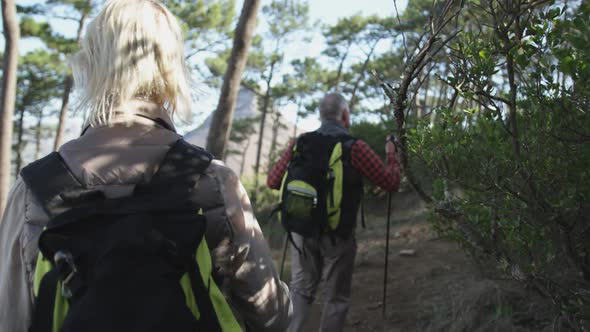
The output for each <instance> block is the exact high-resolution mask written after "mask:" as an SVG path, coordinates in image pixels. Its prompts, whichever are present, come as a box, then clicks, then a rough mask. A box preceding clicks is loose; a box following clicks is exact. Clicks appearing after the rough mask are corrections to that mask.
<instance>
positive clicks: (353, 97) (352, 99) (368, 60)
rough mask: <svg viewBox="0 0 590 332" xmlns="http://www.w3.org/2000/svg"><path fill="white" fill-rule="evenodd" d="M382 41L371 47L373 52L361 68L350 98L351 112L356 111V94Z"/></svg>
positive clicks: (349, 107) (349, 106)
mask: <svg viewBox="0 0 590 332" xmlns="http://www.w3.org/2000/svg"><path fill="white" fill-rule="evenodd" d="M380 40H381V39H378V40H377V41H375V43H374V44H373V46H372V47H371V50H370V51H369V53H368V54H367V57H366V58H365V62H363V67H362V68H361V73H360V77H359V78H358V80H356V82H355V83H354V88H353V89H352V94H351V97H350V103H349V105H348V109H349V110H350V111H351V112H352V111H353V110H354V107H355V106H356V103H357V99H358V98H357V96H356V94H357V92H358V89H359V86H360V83H361V81H364V77H365V72H366V71H367V68H368V67H369V63H370V62H371V56H373V52H375V48H376V47H377V44H378V43H379V41H380Z"/></svg>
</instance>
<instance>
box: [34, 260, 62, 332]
mask: <svg viewBox="0 0 590 332" xmlns="http://www.w3.org/2000/svg"><path fill="white" fill-rule="evenodd" d="M59 277H60V271H59V270H58V269H52V270H51V271H49V272H47V273H46V274H45V276H43V279H42V280H41V284H40V285H39V294H38V296H37V301H36V303H35V311H34V312H33V318H32V321H31V327H30V328H29V332H51V331H52V330H53V311H54V306H55V297H56V294H57V291H58V289H57V284H58V282H59Z"/></svg>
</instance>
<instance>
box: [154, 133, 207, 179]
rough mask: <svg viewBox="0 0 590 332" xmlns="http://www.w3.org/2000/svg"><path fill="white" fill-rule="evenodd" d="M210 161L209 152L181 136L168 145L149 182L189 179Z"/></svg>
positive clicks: (200, 171)
mask: <svg viewBox="0 0 590 332" xmlns="http://www.w3.org/2000/svg"><path fill="white" fill-rule="evenodd" d="M211 161H213V156H212V155H211V154H210V153H209V152H207V151H205V150H204V149H203V148H200V147H197V146H194V145H192V144H190V143H188V142H187V141H185V140H184V139H182V138H181V139H179V140H178V141H176V143H174V144H173V145H172V146H171V147H170V150H168V152H167V153H166V156H165V157H164V161H162V163H161V164H160V167H159V169H158V171H157V172H156V174H154V176H153V177H152V180H151V183H153V184H157V183H160V182H164V181H168V180H172V179H175V180H182V179H189V178H191V177H192V176H194V175H199V174H202V173H204V172H205V170H206V169H207V167H209V165H210V164H211Z"/></svg>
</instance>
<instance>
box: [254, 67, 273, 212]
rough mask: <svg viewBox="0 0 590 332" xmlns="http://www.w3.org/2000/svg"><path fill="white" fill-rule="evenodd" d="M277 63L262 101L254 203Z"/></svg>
mask: <svg viewBox="0 0 590 332" xmlns="http://www.w3.org/2000/svg"><path fill="white" fill-rule="evenodd" d="M275 65H276V62H274V61H273V62H271V64H270V72H269V74H268V78H267V79H266V93H265V94H264V99H263V100H262V115H261V116H260V127H259V130H258V146H257V148H256V164H254V192H253V193H252V202H253V203H256V196H258V182H259V181H258V173H259V172H260V157H261V156H262V142H263V140H264V126H265V124H266V114H267V113H268V107H269V106H270V95H271V90H272V89H271V87H270V84H271V81H272V77H273V74H274V71H275Z"/></svg>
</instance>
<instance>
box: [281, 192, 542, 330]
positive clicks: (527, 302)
mask: <svg viewBox="0 0 590 332" xmlns="http://www.w3.org/2000/svg"><path fill="white" fill-rule="evenodd" d="M404 203H405V202H403V201H399V199H397V200H396V203H394V206H398V207H399V206H406V204H404ZM381 209H382V208H380V207H378V206H376V207H375V208H371V209H369V211H376V210H381ZM367 224H368V225H367V229H362V228H361V229H358V230H357V243H358V253H357V258H356V268H355V271H354V276H353V287H352V304H351V309H350V312H349V314H348V317H347V324H346V328H345V330H344V331H345V332H353V331H355V332H356V331H358V332H361V331H362V332H369V331H391V332H394V331H533V330H534V331H542V330H543V329H544V327H546V326H547V325H548V324H549V323H550V322H547V320H546V319H544V317H543V316H544V315H545V314H544V313H545V312H546V310H544V308H547V305H546V303H544V302H543V301H542V300H541V299H538V298H537V297H536V296H535V295H534V294H530V293H527V292H526V291H524V290H522V289H521V287H520V285H518V284H516V283H513V282H511V281H501V280H495V281H493V280H489V279H486V278H484V277H483V276H482V275H481V273H480V272H479V270H478V268H477V266H476V265H475V264H474V263H473V261H472V260H471V259H470V258H469V257H468V256H467V255H466V254H465V252H464V251H463V250H461V249H460V248H459V247H458V246H457V244H455V243H453V242H451V241H448V240H445V239H441V238H439V237H438V236H437V234H436V233H435V232H434V231H433V230H432V228H431V227H430V225H429V224H428V223H427V222H426V220H425V211H424V209H423V207H421V206H407V207H406V209H405V211H401V210H400V209H399V208H398V209H396V213H395V215H394V218H393V220H392V230H391V237H390V253H389V271H388V273H389V275H388V279H387V280H388V284H387V285H388V286H387V299H386V310H385V316H383V314H382V310H383V278H384V275H383V272H384V269H383V266H384V258H385V256H384V248H385V224H386V222H385V217H384V216H383V213H379V214H378V215H368V217H367ZM408 249H409V250H414V251H415V254H414V255H409V256H405V255H400V252H401V251H402V250H408ZM287 264H288V263H287ZM286 274H287V275H288V271H287V273H286ZM320 289H321V286H320ZM531 299H534V301H531ZM536 303H542V305H538V304H536ZM314 308H315V309H316V310H314V311H313V314H312V317H311V318H310V321H309V324H308V326H307V328H306V331H318V327H319V321H320V316H321V309H322V299H321V295H320V296H319V299H318V300H317V301H316V303H315V304H314Z"/></svg>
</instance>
